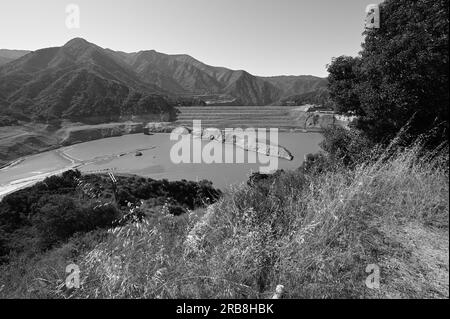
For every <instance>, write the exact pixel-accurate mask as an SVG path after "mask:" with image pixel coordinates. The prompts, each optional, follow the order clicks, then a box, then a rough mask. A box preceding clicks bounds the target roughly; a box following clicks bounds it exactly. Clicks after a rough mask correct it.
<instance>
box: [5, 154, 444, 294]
mask: <svg viewBox="0 0 450 319" xmlns="http://www.w3.org/2000/svg"><path fill="white" fill-rule="evenodd" d="M419 153H420V147H419V146H415V147H412V148H410V149H405V150H403V151H401V152H400V151H399V152H396V153H395V154H391V155H390V156H389V157H388V156H387V155H385V156H384V157H381V158H380V159H379V160H378V161H377V162H372V163H366V164H361V165H359V166H357V167H356V168H355V169H353V170H346V169H341V170H339V169H338V170H334V171H332V172H328V173H323V174H321V175H318V176H308V175H306V176H305V175H304V174H303V173H302V172H299V171H296V172H294V171H293V172H287V173H285V174H282V175H280V176H279V177H278V178H277V179H275V180H274V181H273V183H272V184H270V185H266V187H262V186H261V187H250V186H247V185H242V186H240V187H237V188H235V189H230V190H229V192H228V193H227V194H226V195H225V196H224V197H223V198H222V199H221V200H220V201H219V202H217V203H216V204H214V205H211V206H209V207H208V209H207V211H206V213H205V214H203V215H201V216H198V214H194V213H191V214H189V215H185V216H182V217H174V216H172V215H170V214H168V213H167V211H166V209H164V208H163V209H162V213H161V215H160V216H159V217H155V218H154V219H153V220H151V221H146V222H143V223H132V224H128V225H125V226H123V227H118V228H115V229H111V230H110V231H109V234H108V236H107V237H106V239H105V240H103V241H102V242H100V243H99V244H98V245H96V246H95V247H93V248H92V249H89V250H88V251H87V252H85V253H83V254H82V255H81V256H79V257H78V258H77V261H76V262H77V263H78V264H79V266H80V269H81V278H82V287H81V289H78V290H75V291H64V289H59V290H58V289H54V290H53V292H52V293H51V294H49V296H52V297H74V298H87V297H94V298H267V297H269V296H271V295H272V294H273V292H274V291H275V287H276V286H277V285H278V284H283V285H284V286H285V287H286V293H287V295H286V296H287V297H289V298H448V297H449V290H448V289H449V288H448V264H449V260H448V236H449V233H448V211H449V198H448V195H449V179H448V150H447V149H445V150H437V151H436V152H435V153H434V154H432V155H430V156H428V157H426V158H424V157H420V156H419ZM368 264H377V265H379V266H380V268H381V286H380V289H379V290H372V289H368V288H367V287H366V286H365V279H366V277H367V275H368V274H367V273H365V269H366V266H367V265H368ZM46 280H49V281H51V280H53V279H52V278H50V279H48V278H47V279H46ZM52 285H53V287H58V285H59V287H61V284H60V283H58V282H57V281H56V280H54V281H53V284H52ZM0 294H1V292H0Z"/></svg>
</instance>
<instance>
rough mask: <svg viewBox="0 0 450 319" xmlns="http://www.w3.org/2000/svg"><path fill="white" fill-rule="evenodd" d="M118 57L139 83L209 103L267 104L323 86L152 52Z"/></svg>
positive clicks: (303, 78)
mask: <svg viewBox="0 0 450 319" xmlns="http://www.w3.org/2000/svg"><path fill="white" fill-rule="evenodd" d="M118 58H121V59H123V61H124V62H126V63H128V64H130V65H131V67H132V68H133V69H134V70H135V71H136V72H137V73H138V74H139V76H140V77H141V79H142V80H143V81H146V82H149V83H154V84H156V85H159V86H160V87H162V88H164V89H166V90H168V91H171V92H175V93H178V94H185V95H195V96H200V97H203V98H204V99H206V100H209V101H208V102H211V103H214V102H217V101H218V100H220V99H226V100H235V102H234V103H235V104H241V105H268V104H272V103H274V102H277V101H279V100H280V99H281V98H282V97H286V96H289V95H294V94H302V93H306V92H311V91H315V90H316V89H318V88H320V87H326V85H327V80H326V79H323V78H319V77H314V76H278V77H258V76H254V75H252V74H250V73H248V72H246V71H243V70H231V69H227V68H224V67H214V66H210V65H207V64H205V63H202V62H200V61H198V60H196V59H194V58H193V57H191V56H189V55H185V54H177V55H168V54H164V53H159V52H156V51H155V50H150V51H140V52H137V53H123V52H120V53H118Z"/></svg>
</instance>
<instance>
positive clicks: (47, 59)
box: [0, 38, 327, 121]
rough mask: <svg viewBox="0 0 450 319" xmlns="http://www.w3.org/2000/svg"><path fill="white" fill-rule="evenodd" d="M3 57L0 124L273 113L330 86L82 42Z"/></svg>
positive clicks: (314, 79)
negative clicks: (209, 111)
mask: <svg viewBox="0 0 450 319" xmlns="http://www.w3.org/2000/svg"><path fill="white" fill-rule="evenodd" d="M0 57H1V59H2V60H1V61H3V62H1V63H4V64H3V65H0V116H3V118H4V117H5V116H7V117H12V118H14V119H22V120H35V121H50V120H56V119H61V118H62V119H70V120H82V119H83V120H86V119H91V120H92V119H96V121H108V120H112V119H126V118H130V117H132V116H136V115H141V114H145V115H146V116H148V117H149V118H153V119H159V120H170V119H172V118H173V117H174V114H175V111H174V109H173V107H172V106H173V105H176V104H183V105H185V104H186V103H187V104H188V105H189V103H200V102H202V101H203V102H202V103H204V102H206V103H207V104H210V105H214V104H216V105H223V104H231V105H271V104H277V103H280V101H282V100H283V99H286V98H288V97H289V96H298V95H301V94H305V93H309V92H316V91H318V90H319V89H324V88H326V86H327V80H326V79H324V78H319V77H314V76H274V77H259V76H254V75H252V74H250V73H248V72H246V71H244V70H231V69H227V68H224V67H215V66H210V65H207V64H205V63H202V62H201V61H198V60H196V59H195V58H193V57H191V56H189V55H185V54H175V55H169V54H164V53H160V52H156V51H155V50H147V51H139V52H134V53H126V52H120V51H113V50H111V49H103V48H101V47H99V46H97V45H95V44H93V43H89V42H88V41H86V40H84V39H81V38H75V39H72V40H70V41H69V42H67V43H66V44H65V45H63V46H62V47H52V48H45V49H41V50H36V51H33V52H28V51H18V50H0ZM186 101H187V102H186Z"/></svg>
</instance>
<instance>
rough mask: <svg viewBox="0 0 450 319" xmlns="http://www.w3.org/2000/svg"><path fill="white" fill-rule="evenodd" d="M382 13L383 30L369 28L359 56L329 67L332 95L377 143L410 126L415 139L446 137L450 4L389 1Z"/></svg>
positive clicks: (335, 61) (343, 58)
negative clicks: (354, 116)
mask: <svg viewBox="0 0 450 319" xmlns="http://www.w3.org/2000/svg"><path fill="white" fill-rule="evenodd" d="M380 10H381V27H380V28H379V29H369V30H366V32H365V36H366V37H365V42H364V43H363V49H362V51H361V54H360V56H358V57H355V58H353V57H346V56H341V57H338V58H335V59H333V61H332V63H331V64H330V65H329V67H328V71H329V73H330V76H329V81H330V84H329V88H330V94H331V97H332V98H333V99H334V101H335V102H336V103H337V108H338V110H339V111H341V112H351V113H354V114H356V115H358V116H359V117H360V118H359V120H358V121H357V128H359V129H361V130H363V131H364V132H365V133H366V134H367V135H368V136H369V138H370V139H371V140H373V141H375V142H389V140H390V139H391V138H392V137H393V136H395V135H396V134H397V133H398V132H399V131H400V129H401V128H402V127H404V126H405V125H407V124H408V134H409V136H410V137H411V139H414V138H415V137H417V136H418V135H420V134H422V133H428V134H429V135H431V137H433V139H434V141H435V142H440V141H442V140H445V139H448V108H449V92H448V87H449V83H448V75H449V58H448V28H449V18H448V14H449V7H448V1H446V0H418V1H408V0H395V1H394V0H387V1H384V2H383V3H381V4H380ZM432 129H433V131H430V130H432ZM408 134H404V137H407V136H408Z"/></svg>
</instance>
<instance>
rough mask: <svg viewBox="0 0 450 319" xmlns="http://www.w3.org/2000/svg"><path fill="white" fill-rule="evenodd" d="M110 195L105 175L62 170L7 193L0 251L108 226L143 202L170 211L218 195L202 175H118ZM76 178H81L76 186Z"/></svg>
mask: <svg viewBox="0 0 450 319" xmlns="http://www.w3.org/2000/svg"><path fill="white" fill-rule="evenodd" d="M117 180H118V188H117V198H116V201H115V200H113V198H114V192H113V189H112V185H111V184H110V182H109V180H108V178H107V177H106V176H102V175H86V176H81V174H80V172H78V171H68V172H65V173H63V174H62V175H61V176H51V177H48V178H46V179H45V180H44V181H43V182H40V183H37V184H36V185H34V186H32V187H29V188H27V189H23V190H19V191H17V192H14V193H12V194H10V195H7V196H6V197H5V198H4V199H3V200H2V202H1V205H0V257H6V256H7V255H8V254H9V253H11V252H16V253H17V252H22V251H25V250H26V251H32V250H35V251H40V250H42V249H47V248H50V247H52V246H53V245H55V244H57V243H60V242H62V241H64V240H67V239H68V238H70V237H71V236H72V235H74V234H75V233H84V232H88V231H91V230H95V229H97V228H105V227H110V226H112V225H114V224H115V223H117V222H118V221H119V220H120V219H121V218H123V217H124V216H125V215H126V214H127V213H128V212H129V207H128V206H129V204H128V203H133V204H134V205H136V204H137V203H139V204H140V202H141V201H143V202H144V206H143V207H145V208H146V209H148V210H149V211H151V210H154V211H156V210H157V207H162V206H166V207H167V209H168V210H169V211H170V212H171V213H172V214H174V215H180V214H183V213H185V212H186V209H195V208H198V207H203V206H205V205H207V204H210V203H213V202H215V201H216V200H217V199H218V198H219V196H220V195H221V193H220V191H219V190H216V189H214V188H213V187H212V183H211V182H208V181H200V182H188V181H184V180H183V181H177V182H169V181H167V180H161V181H159V180H153V179H147V178H142V177H135V176H118V177H117ZM79 181H83V184H82V185H84V186H83V187H80V185H81V184H80V183H79Z"/></svg>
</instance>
